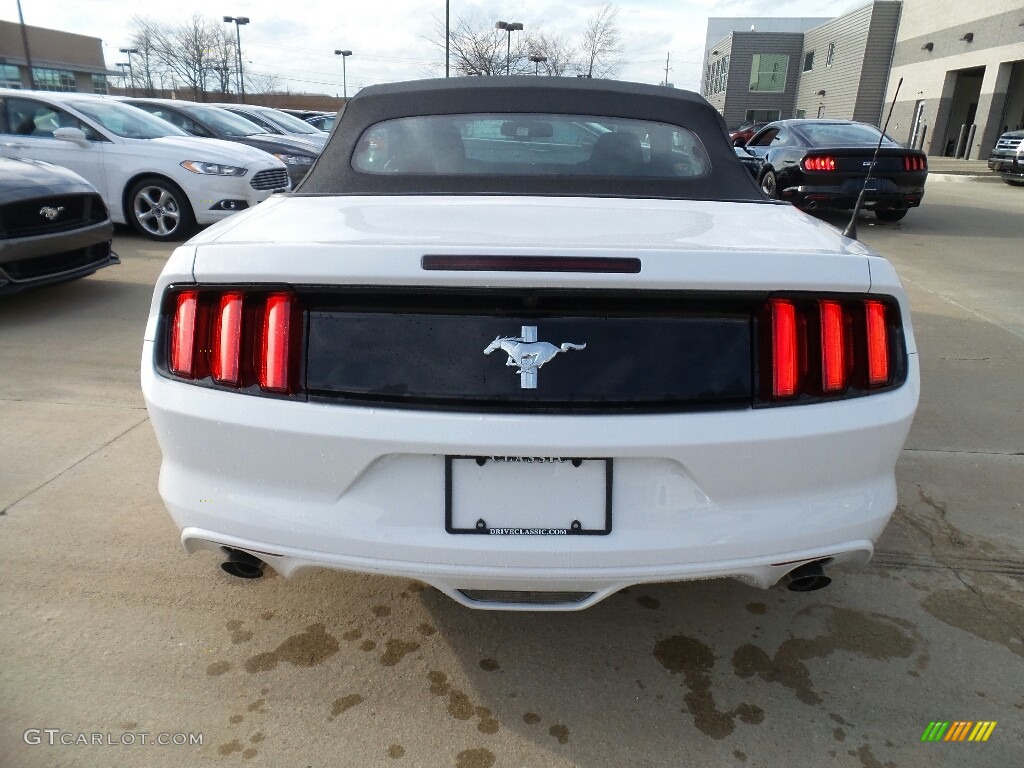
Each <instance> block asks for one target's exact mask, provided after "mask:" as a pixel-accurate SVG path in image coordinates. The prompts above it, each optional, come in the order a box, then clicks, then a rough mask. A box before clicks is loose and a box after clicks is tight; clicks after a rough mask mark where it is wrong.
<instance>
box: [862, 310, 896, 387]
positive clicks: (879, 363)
mask: <svg viewBox="0 0 1024 768" xmlns="http://www.w3.org/2000/svg"><path fill="white" fill-rule="evenodd" d="M864 314H865V318H866V322H867V337H868V345H867V348H868V386H872V387H880V386H884V385H886V384H888V383H889V374H890V365H889V325H888V323H887V322H886V311H885V304H883V303H882V302H880V301H868V302H865V303H864Z"/></svg>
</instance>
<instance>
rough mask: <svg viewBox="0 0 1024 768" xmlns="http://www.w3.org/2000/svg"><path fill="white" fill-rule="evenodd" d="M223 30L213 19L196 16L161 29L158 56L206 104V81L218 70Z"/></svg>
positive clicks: (159, 29) (157, 42) (195, 96)
mask: <svg viewBox="0 0 1024 768" xmlns="http://www.w3.org/2000/svg"><path fill="white" fill-rule="evenodd" d="M220 32H221V29H220V27H219V26H218V25H217V24H215V23H214V22H213V20H212V19H209V18H206V17H204V16H202V15H201V14H198V13H196V14H193V15H192V18H191V19H189V20H188V21H187V22H185V23H184V24H179V25H177V26H173V27H158V28H157V35H156V55H157V57H158V59H159V60H160V63H161V64H162V65H163V66H164V67H165V68H166V69H167V70H168V72H169V73H170V74H171V75H173V76H174V77H176V78H177V79H178V80H180V81H181V82H182V83H183V84H184V85H185V87H187V88H188V89H190V90H191V91H192V97H193V98H194V99H195V100H196V101H205V95H206V80H207V78H208V77H209V76H210V73H211V70H212V69H213V67H214V63H215V61H216V56H215V55H214V53H213V52H214V51H216V49H217V40H218V36H219V34H220Z"/></svg>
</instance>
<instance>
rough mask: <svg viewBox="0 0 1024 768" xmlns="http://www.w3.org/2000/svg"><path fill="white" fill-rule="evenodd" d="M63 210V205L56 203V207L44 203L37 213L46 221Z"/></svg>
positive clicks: (54, 217) (55, 216) (52, 218)
mask: <svg viewBox="0 0 1024 768" xmlns="http://www.w3.org/2000/svg"><path fill="white" fill-rule="evenodd" d="M63 211H64V206H63V205H58V206H57V207H56V208H54V207H53V206H50V205H44V206H43V207H42V208H40V209H39V215H40V216H42V217H43V218H45V219H46V220H47V221H53V220H54V219H56V218H57V217H58V216H60V215H61V213H63Z"/></svg>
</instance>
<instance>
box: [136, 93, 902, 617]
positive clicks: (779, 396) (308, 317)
mask: <svg viewBox="0 0 1024 768" xmlns="http://www.w3.org/2000/svg"><path fill="white" fill-rule="evenodd" d="M142 385H143V390H144V393H145V397H146V403H147V405H148V408H149V412H150V415H151V417H152V423H153V426H154V429H155V430H156V435H157V438H158V440H159V443H160V447H161V449H162V451H163V464H162V467H161V474H160V493H161V496H162V497H163V500H164V502H165V503H166V505H167V507H168V509H169V510H170V512H171V515H172V516H173V518H174V520H175V522H176V523H177V524H178V527H179V528H180V529H181V540H182V543H183V544H184V546H185V549H186V550H187V551H189V552H193V551H196V550H201V549H207V550H213V551H216V552H220V553H222V555H223V558H224V562H223V567H224V569H225V570H226V571H227V572H228V573H231V574H233V575H235V576H241V577H249V578H253V577H257V576H259V575H260V574H261V573H262V572H263V569H264V568H265V567H267V566H269V567H271V568H273V569H275V570H276V571H278V572H280V573H282V574H285V575H290V574H292V573H295V572H296V571H298V570H300V569H303V568H307V567H321V568H339V569H344V570H349V571H361V572H366V573H376V574H382V575H392V576H403V577H408V578H413V579H418V580H421V581H424V582H426V583H428V584H431V585H433V586H434V587H436V588H437V589H439V590H441V591H443V592H444V593H446V594H447V595H449V596H451V597H452V598H453V599H455V600H457V601H459V602H460V603H462V604H464V605H467V606H471V607H475V608H505V609H534V610H537V609H544V610H573V609H580V608H585V607H587V606H590V605H593V604H594V603H596V602H597V601H599V600H601V599H603V598H604V597H606V596H608V595H609V594H611V593H613V592H615V591H616V590H619V589H621V588H623V587H625V586H628V585H631V584H637V583H644V582H661V581H679V580H687V579H706V578H716V577H732V578H736V579H740V580H742V581H744V582H747V583H749V584H753V585H757V586H760V587H769V586H771V585H773V584H775V583H776V582H779V581H780V580H783V581H785V582H786V583H787V584H788V585H789V587H790V588H791V589H795V590H810V589H816V588H818V587H821V586H824V585H826V584H828V582H829V577H828V575H827V569H828V567H829V566H830V565H832V564H838V563H853V564H860V563H865V562H866V561H867V560H868V559H869V558H870V556H871V554H872V550H873V542H874V541H875V540H876V539H877V537H878V536H879V534H880V533H881V532H882V530H883V528H884V527H885V525H886V523H887V522H888V520H889V517H890V515H891V514H892V511H893V509H894V508H895V505H896V485H895V479H894V466H895V463H896V459H897V456H898V454H899V452H900V449H901V447H902V445H903V442H904V440H905V438H906V436H907V432H908V430H909V428H910V423H911V419H912V418H913V415H914V410H915V408H916V406H917V399H918V390H919V372H918V362H917V350H916V348H915V345H914V337H913V333H912V331H911V326H910V311H909V308H908V306H907V301H906V297H905V295H904V292H903V290H902V288H901V286H900V283H899V280H898V279H897V277H896V274H895V272H894V271H893V269H892V267H891V266H890V265H889V263H888V262H887V261H885V260H884V259H883V258H881V257H880V256H878V255H877V254H876V253H874V252H872V251H871V250H870V249H868V248H866V247H865V246H863V245H861V244H860V243H859V242H857V241H855V240H851V239H848V238H844V237H843V236H842V235H840V234H839V232H838V231H837V230H835V229H834V228H832V227H831V226H829V225H827V224H825V223H822V222H821V221H818V220H816V219H813V218H811V217H809V216H807V215H805V214H803V213H801V212H800V211H798V210H796V209H795V208H793V207H791V206H789V205H788V204H785V203H779V202H775V201H770V200H767V199H764V197H763V196H762V194H761V192H760V190H759V189H758V188H757V186H756V185H755V183H754V181H753V180H752V179H751V177H750V174H749V173H748V172H747V170H746V169H744V167H743V166H742V165H741V164H740V162H739V161H738V160H737V159H736V157H735V155H734V153H733V150H732V148H731V147H730V146H729V144H728V141H727V139H726V133H725V126H724V124H723V121H722V119H721V118H720V117H719V115H718V114H717V113H716V112H715V111H714V110H713V109H712V108H711V107H710V105H708V103H707V102H705V101H704V100H703V99H702V98H700V97H699V96H696V95H694V94H690V93H685V92H681V91H676V90H673V89H668V88H658V87H650V86H643V85H637V84H631V83H613V82H602V81H598V80H582V81H581V80H577V79H575V78H573V79H561V78H533V77H529V78H517V77H504V78H458V79H451V80H434V81H420V82H414V83H402V84H394V85H387V86H374V87H370V88H365V89H364V90H362V91H361V92H360V93H359V95H357V96H356V97H355V98H353V99H352V100H351V102H350V103H349V105H348V107H347V109H346V110H345V113H344V115H343V117H342V118H341V120H340V123H339V125H338V127H337V128H336V130H335V131H334V132H333V134H332V136H331V139H330V142H329V144H328V145H327V147H326V149H325V151H324V153H323V155H322V156H321V157H320V159H319V160H318V162H317V164H316V165H315V166H314V168H313V170H312V171H311V172H310V174H309V176H307V178H306V180H305V181H304V182H303V184H302V185H301V186H300V187H299V189H298V191H297V192H296V193H295V194H292V195H288V196H276V197H273V198H271V199H270V200H268V201H267V202H265V203H263V204H261V205H259V206H257V207H256V208H254V209H251V210H249V211H246V212H243V213H241V214H238V215H236V216H232V217H231V218H230V219H229V220H226V221H224V222H222V223H219V224H217V225H215V226H213V227H211V228H210V229H208V230H206V231H205V232H204V233H202V234H200V235H199V236H197V237H196V238H194V239H192V240H191V241H190V242H188V243H187V244H186V245H184V246H182V247H180V248H178V250H176V251H175V252H174V255H173V256H172V257H171V259H170V260H169V261H168V263H167V266H166V268H165V269H164V271H163V274H162V275H161V277H160V279H159V281H158V283H157V285H156V291H155V294H154V297H153V304H152V311H151V314H150V318H149V323H148V325H147V328H146V338H145V344H144V347H143V363H142Z"/></svg>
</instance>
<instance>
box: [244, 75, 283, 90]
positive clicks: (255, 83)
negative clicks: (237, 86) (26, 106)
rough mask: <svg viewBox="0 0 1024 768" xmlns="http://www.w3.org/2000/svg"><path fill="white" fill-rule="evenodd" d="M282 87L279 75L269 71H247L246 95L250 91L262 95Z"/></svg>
mask: <svg viewBox="0 0 1024 768" xmlns="http://www.w3.org/2000/svg"><path fill="white" fill-rule="evenodd" d="M280 87H281V80H280V78H279V77H278V76H277V75H272V74H270V73H269V72H253V71H252V70H251V69H249V70H246V71H245V95H246V96H248V95H249V94H250V93H251V94H252V95H254V96H260V95H263V94H267V93H274V92H275V91H276V90H277V89H278V88H280Z"/></svg>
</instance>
